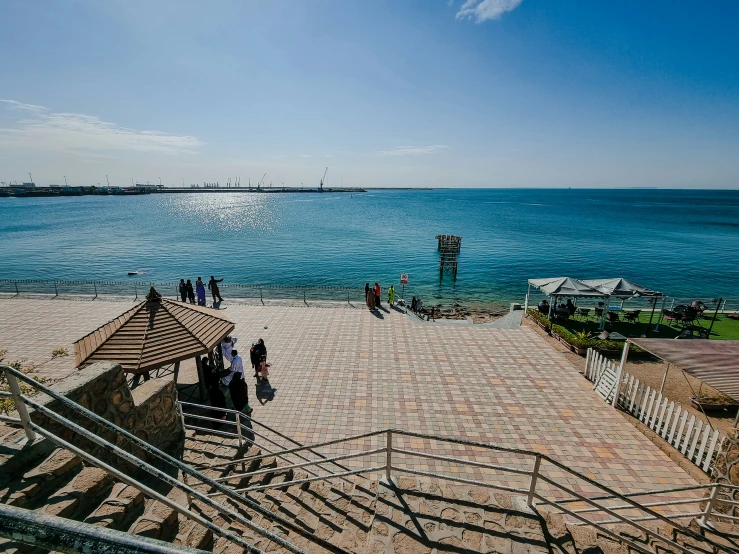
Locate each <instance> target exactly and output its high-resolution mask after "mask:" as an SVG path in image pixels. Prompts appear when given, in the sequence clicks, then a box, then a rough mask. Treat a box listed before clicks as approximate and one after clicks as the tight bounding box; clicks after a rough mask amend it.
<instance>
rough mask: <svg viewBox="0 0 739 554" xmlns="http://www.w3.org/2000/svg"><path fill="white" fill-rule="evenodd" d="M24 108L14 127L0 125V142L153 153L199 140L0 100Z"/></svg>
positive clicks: (186, 149)
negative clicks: (23, 113)
mask: <svg viewBox="0 0 739 554" xmlns="http://www.w3.org/2000/svg"><path fill="white" fill-rule="evenodd" d="M2 102H3V103H5V104H6V105H7V106H8V107H10V108H12V109H15V110H20V111H24V112H27V115H28V118H27V119H22V120H20V121H18V122H16V124H15V126H14V127H6V128H0V146H6V147H15V148H27V149H33V150H51V151H58V152H74V153H85V154H90V153H92V152H95V153H98V154H99V153H101V152H105V151H109V152H113V151H136V152H150V153H156V154H172V155H174V154H182V153H191V152H193V151H194V150H196V149H197V148H198V147H199V146H201V145H202V144H203V143H202V142H201V141H200V140H199V139H197V138H195V137H191V136H187V135H173V134H169V133H164V132H162V131H137V130H135V129H129V128H126V127H120V126H118V125H116V124H115V123H110V122H107V121H103V120H101V119H99V118H97V117H95V116H91V115H85V114H78V113H63V112H52V111H51V110H49V108H46V107H44V106H35V105H33V104H24V103H22V102H17V101H15V100H2Z"/></svg>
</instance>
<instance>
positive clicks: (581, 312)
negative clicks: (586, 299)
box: [575, 308, 590, 319]
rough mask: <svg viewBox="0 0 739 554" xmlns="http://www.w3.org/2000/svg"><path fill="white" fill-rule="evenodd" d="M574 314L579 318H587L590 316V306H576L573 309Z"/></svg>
mask: <svg viewBox="0 0 739 554" xmlns="http://www.w3.org/2000/svg"><path fill="white" fill-rule="evenodd" d="M575 315H576V316H580V317H581V318H583V317H584V318H585V319H589V318H590V308H578V309H577V310H576V311H575Z"/></svg>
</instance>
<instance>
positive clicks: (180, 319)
mask: <svg viewBox="0 0 739 554" xmlns="http://www.w3.org/2000/svg"><path fill="white" fill-rule="evenodd" d="M234 327H235V326H234V324H233V323H232V322H231V321H229V320H227V319H225V318H223V317H220V316H218V315H215V314H214V313H213V312H212V311H211V310H208V309H207V308H202V307H199V306H194V305H191V304H186V303H184V302H176V301H173V300H169V299H166V298H162V296H161V295H160V294H159V293H158V292H157V291H156V290H154V287H151V290H150V291H149V294H147V295H146V301H144V302H141V303H140V304H138V305H136V306H134V307H133V308H131V309H130V310H128V311H127V312H125V313H123V314H121V315H120V316H118V317H117V318H115V319H113V320H111V321H109V322H108V323H106V324H105V325H103V326H101V327H99V328H98V329H96V330H94V331H93V332H92V333H89V334H88V335H86V336H84V337H82V338H81V339H80V340H78V341H77V342H75V343H74V359H75V365H76V367H85V366H88V365H90V364H92V363H94V362H98V361H102V360H110V361H114V362H118V363H120V364H121V367H122V368H123V371H124V372H126V373H131V374H134V375H136V376H137V377H136V378H135V381H134V382H135V383H137V382H138V379H139V378H140V376H141V375H143V376H144V378H145V379H148V378H149V372H150V371H153V370H156V369H160V368H162V367H165V366H168V365H170V364H174V380H175V382H177V377H178V374H179V367H180V362H181V361H183V360H188V359H191V358H196V365H197V368H198V381H199V383H200V385H201V389H200V390H201V395H202V391H203V389H202V386H203V375H202V370H201V364H200V356H203V355H208V356H209V357H210V358H211V362H213V350H214V349H216V348H218V347H220V344H221V341H222V340H223V339H224V338H225V337H227V336H228V335H230V334H231V333H232V332H233V330H234Z"/></svg>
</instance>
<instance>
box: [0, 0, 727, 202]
mask: <svg viewBox="0 0 739 554" xmlns="http://www.w3.org/2000/svg"><path fill="white" fill-rule="evenodd" d="M0 21H2V22H3V24H2V32H1V33H0V99H2V101H0V181H5V182H12V181H27V180H28V174H29V173H32V175H33V179H34V181H35V182H36V183H37V184H39V185H46V184H63V183H64V178H65V177H66V179H67V182H68V183H69V184H70V185H72V184H77V185H90V184H97V183H102V184H105V182H106V181H105V180H106V176H107V178H108V179H109V180H110V183H111V184H113V185H130V183H131V180H132V179H133V180H135V181H136V182H147V181H148V182H152V183H158V182H159V179H161V182H162V183H163V184H165V185H180V186H181V185H182V183H185V184H186V185H188V186H189V185H190V184H193V183H200V184H202V183H203V182H218V183H219V184H225V183H226V182H227V181H228V180H229V179H231V181H232V182H235V181H236V180H237V179H239V180H240V182H241V183H242V184H243V185H246V184H247V183H249V182H251V183H252V184H255V183H256V182H258V181H259V180H260V179H261V178H262V176H263V174H265V173H266V177H265V180H264V182H265V184H269V183H273V184H274V185H275V186H281V185H282V184H283V183H284V184H285V185H286V186H301V185H303V186H316V185H317V184H318V182H319V180H320V179H321V176H322V175H323V174H324V171H325V168H326V167H328V174H327V179H326V184H327V185H328V186H339V185H344V186H364V187H403V186H407V187H588V188H599V187H624V188H628V187H663V188H731V189H736V188H739V63H738V62H739V59H738V57H739V33H737V32H736V29H737V28H739V3H737V2H735V1H733V0H731V1H724V2H718V1H706V2H700V3H696V2H674V0H671V1H662V0H650V1H649V2H643V1H637V0H622V1H618V2H615V1H605V0H604V1H602V2H601V1H599V2H593V1H592V0H583V1H574V0H572V1H570V0H562V1H557V2H551V1H549V0H372V1H370V2H366V1H364V2H363V1H360V0H311V1H310V2H304V1H301V0H234V1H231V0H214V1H213V2H201V1H195V0H171V1H170V0H147V1H140V0H106V1H104V2H100V1H92V0H91V1H84V0H58V1H55V0H47V1H44V2H27V1H23V0H7V1H4V2H0Z"/></svg>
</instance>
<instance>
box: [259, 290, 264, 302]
mask: <svg viewBox="0 0 739 554" xmlns="http://www.w3.org/2000/svg"><path fill="white" fill-rule="evenodd" d="M259 301H260V302H261V303H262V306H264V298H263V297H262V287H259Z"/></svg>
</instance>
